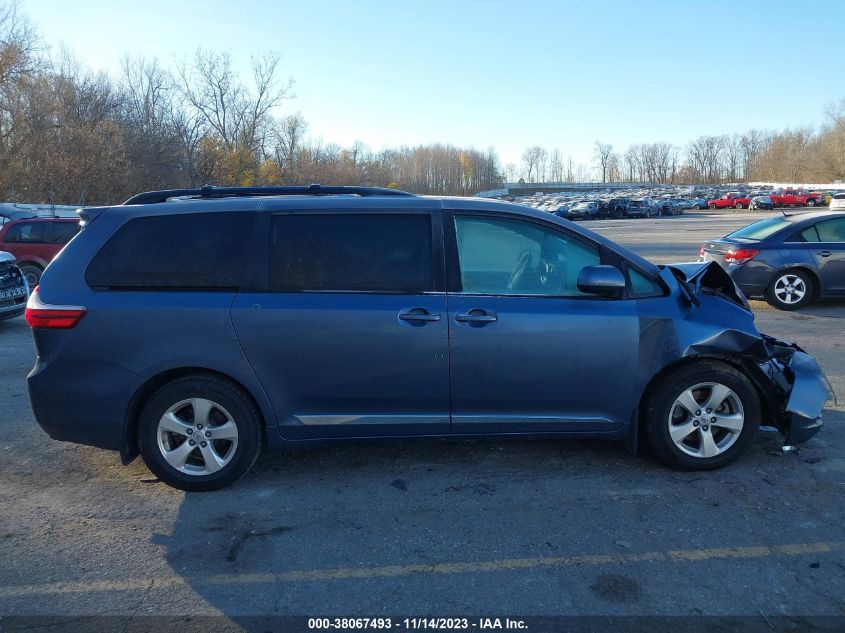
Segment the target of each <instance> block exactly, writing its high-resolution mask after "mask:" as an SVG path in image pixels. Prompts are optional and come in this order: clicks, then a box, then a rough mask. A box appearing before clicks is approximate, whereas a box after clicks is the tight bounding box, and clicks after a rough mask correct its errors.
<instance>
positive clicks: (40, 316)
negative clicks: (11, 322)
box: [25, 286, 87, 330]
mask: <svg viewBox="0 0 845 633" xmlns="http://www.w3.org/2000/svg"><path fill="white" fill-rule="evenodd" d="M86 312H87V310H86V309H85V308H83V307H82V306H55V305H50V304H47V303H44V302H43V301H41V297H39V296H38V286H36V287H35V290H33V291H32V294H31V295H30V296H29V301H27V302H26V312H25V316H26V322H27V323H28V324H29V327H32V328H54V329H61V330H68V329H70V328H72V327H76V324H77V323H79V322H80V321H81V320H82V317H84V316H85V313H86Z"/></svg>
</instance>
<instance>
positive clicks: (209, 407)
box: [138, 374, 262, 492]
mask: <svg viewBox="0 0 845 633" xmlns="http://www.w3.org/2000/svg"><path fill="white" fill-rule="evenodd" d="M261 437H262V433H261V416H260V414H259V412H258V410H257V408H256V406H255V403H254V402H253V401H252V399H251V398H250V397H249V396H248V395H247V394H245V393H244V392H243V391H242V390H241V389H240V388H239V387H237V386H236V385H234V384H233V383H231V382H229V381H228V380H225V379H223V378H219V377H217V376H212V375H206V374H197V375H189V376H184V377H182V378H177V379H176V380H174V381H172V382H169V383H167V384H165V385H164V386H162V387H160V388H159V389H158V391H156V392H155V393H154V394H153V395H152V397H151V398H150V399H149V400H148V401H147V403H146V405H145V406H144V409H143V411H142V412H141V418H140V421H139V424H138V444H139V448H140V451H141V455H142V457H143V458H144V462H145V463H146V464H147V467H148V468H149V469H150V470H151V471H152V472H153V473H154V474H155V475H156V476H158V478H159V479H161V480H162V481H164V482H165V483H167V484H169V485H171V486H173V487H174V488H178V489H180V490H185V491H189V492H203V491H208V490H217V489H218V488H223V487H224V486H228V485H229V484H231V483H234V482H235V481H236V480H238V479H239V478H240V477H242V476H243V475H244V474H245V473H246V472H247V471H248V470H249V469H250V468H251V467H252V465H253V464H254V463H255V460H256V459H257V458H258V453H259V451H260V449H261Z"/></svg>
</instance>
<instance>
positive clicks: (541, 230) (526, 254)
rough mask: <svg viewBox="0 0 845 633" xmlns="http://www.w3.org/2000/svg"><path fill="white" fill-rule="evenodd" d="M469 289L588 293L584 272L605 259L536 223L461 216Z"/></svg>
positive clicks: (461, 247)
mask: <svg viewBox="0 0 845 633" xmlns="http://www.w3.org/2000/svg"><path fill="white" fill-rule="evenodd" d="M455 231H456V234H457V241H458V260H459V264H460V269H461V285H462V289H463V292H465V293H471V294H496V295H540V296H562V297H572V296H585V293H583V292H581V291H580V290H578V275H579V273H580V272H581V270H582V269H583V268H584V267H585V266H594V265H598V264H600V263H601V259H600V256H599V251H598V248H597V247H595V246H593V245H591V244H589V243H587V242H584V241H582V240H580V239H578V238H575V237H572V236H568V235H566V234H564V233H561V232H558V231H555V230H553V229H547V228H545V227H543V226H540V225H538V224H535V223H533V222H525V221H522V220H514V219H504V218H491V217H486V216H471V215H466V216H461V215H458V216H456V217H455Z"/></svg>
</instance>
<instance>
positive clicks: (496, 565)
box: [0, 541, 845, 598]
mask: <svg viewBox="0 0 845 633" xmlns="http://www.w3.org/2000/svg"><path fill="white" fill-rule="evenodd" d="M840 551H845V541H831V542H825V543H792V544H786V545H772V546H765V545H760V546H753V547H717V548H708V549H691V550H669V551H665V552H661V551H656V552H643V553H640V554H636V553H628V554H626V553H620V554H593V555H585V556H554V557H548V558H506V559H500V560H491V561H478V562H455V563H429V564H417V565H386V566H381V567H339V568H336V569H303V570H296V571H288V572H281V573H278V574H274V573H262V574H226V575H213V576H204V577H197V578H193V579H191V580H187V579H185V578H183V577H181V576H171V577H168V578H130V579H126V580H93V581H85V580H78V581H69V582H57V583H47V584H43V585H7V586H0V598H18V597H22V596H31V595H45V594H46V595H59V594H72V593H97V592H105V591H145V590H147V589H150V588H152V589H171V588H175V587H183V586H184V587H190V586H193V585H251V584H253V585H254V584H267V583H279V582H309V581H320V580H346V579H350V578H393V577H396V576H411V575H413V574H466V573H473V572H497V571H511V570H522V569H539V568H562V567H598V566H601V565H624V564H633V563H649V562H701V561H710V560H731V559H760V558H770V557H774V556H803V555H807V554H826V553H830V552H840Z"/></svg>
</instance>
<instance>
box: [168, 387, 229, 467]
mask: <svg viewBox="0 0 845 633" xmlns="http://www.w3.org/2000/svg"><path fill="white" fill-rule="evenodd" d="M156 435H157V440H158V449H159V450H160V451H161V454H162V456H163V457H164V459H165V461H166V462H167V463H168V464H170V466H171V467H173V468H175V469H176V470H178V471H179V472H181V473H185V474H186V475H210V474H212V473H216V472H217V471H219V470H220V469H221V468H224V467H226V466H227V465H228V464H229V462H231V461H232V458H233V457H234V455H235V451H236V450H237V448H238V427H237V425H236V424H235V421H234V420H233V419H232V416H231V415H230V414H229V413H228V411H226V410H225V409H224V408H223V407H222V406H220V405H219V404H217V403H216V402H213V401H212V400H208V399H206V398H191V399H189V400H182V401H180V402H177V403H176V404H174V405H173V406H171V407H170V408H169V409H168V410H167V411H165V412H164V415H162V416H161V419H160V420H159V422H158V429H157V433H156Z"/></svg>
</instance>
